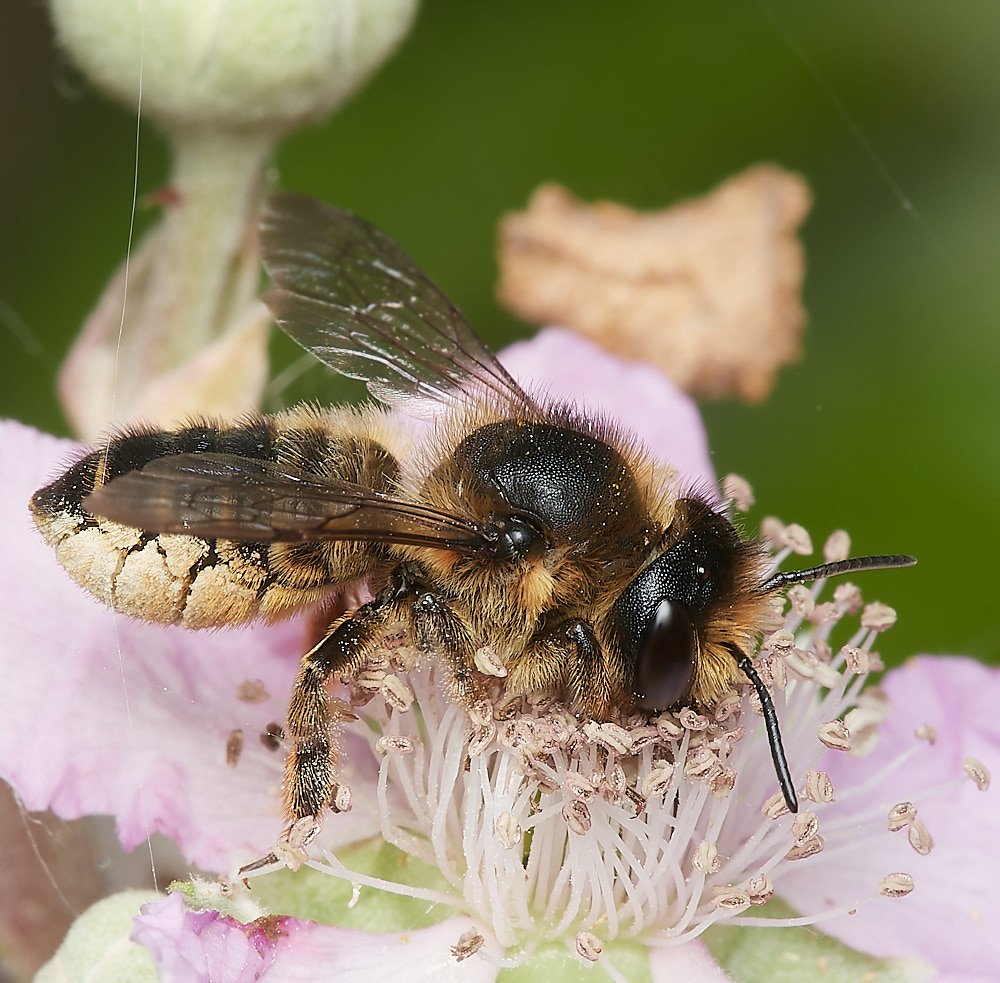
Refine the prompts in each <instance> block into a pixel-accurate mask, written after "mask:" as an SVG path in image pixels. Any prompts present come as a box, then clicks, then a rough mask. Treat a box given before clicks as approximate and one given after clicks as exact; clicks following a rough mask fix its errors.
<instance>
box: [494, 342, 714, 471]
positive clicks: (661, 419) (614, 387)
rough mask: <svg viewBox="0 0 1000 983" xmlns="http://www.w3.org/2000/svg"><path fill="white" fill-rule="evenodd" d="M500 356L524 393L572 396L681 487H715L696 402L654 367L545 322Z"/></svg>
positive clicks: (568, 398) (571, 400) (560, 397)
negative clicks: (635, 442) (673, 474)
mask: <svg viewBox="0 0 1000 983" xmlns="http://www.w3.org/2000/svg"><path fill="white" fill-rule="evenodd" d="M500 360H501V361H502V362H503V364H504V366H505V368H507V370H508V371H509V372H510V373H511V374H512V375H513V376H514V377H515V378H516V379H517V380H518V381H519V382H521V383H522V384H523V385H524V386H525V388H526V389H528V390H529V391H537V390H541V391H542V392H547V393H549V394H550V395H552V396H553V397H554V398H556V399H560V400H566V401H569V402H573V403H575V404H576V405H577V406H578V407H580V408H581V409H587V410H590V411H593V412H597V413H600V414H602V415H603V416H605V417H607V418H608V419H609V420H613V421H615V422H616V423H617V424H618V425H619V426H620V427H621V429H622V430H623V431H624V432H626V433H632V434H635V435H636V436H637V437H639V439H640V440H642V441H643V442H644V443H645V445H646V447H647V448H648V449H649V451H650V452H651V453H652V454H653V455H654V456H655V457H656V458H657V459H658V460H660V461H668V462H669V463H670V464H672V465H673V466H674V467H675V468H677V470H678V472H679V474H680V476H681V483H682V486H684V487H695V488H699V489H709V490H714V488H715V471H714V469H713V468H712V462H711V460H710V459H709V454H708V441H707V438H706V436H705V428H704V426H703V424H702V422H701V416H700V415H699V413H698V407H697V404H696V403H695V402H694V400H693V399H691V397H690V396H686V395H685V394H684V393H682V392H681V391H680V390H679V389H678V388H677V387H676V386H675V385H674V384H673V382H671V381H670V379H668V378H667V377H666V376H665V375H664V374H663V373H662V372H660V370H659V369H655V368H653V367H652V366H651V365H646V364H645V363H642V362H623V361H622V360H621V359H620V358H618V357H617V356H616V355H612V354H611V353H610V352H607V351H605V350H604V349H603V348H601V347H599V346H598V345H595V344H594V343H593V342H592V341H589V340H588V339H586V338H584V337H583V336H582V335H579V334H577V333H576V332H575V331H569V330H567V329H566V328H546V329H545V330H544V331H541V332H539V334H538V335H536V336H535V337H534V338H532V339H531V341H521V342H518V343H517V344H514V345H511V346H510V347H509V348H505V349H504V350H503V352H501V354H500Z"/></svg>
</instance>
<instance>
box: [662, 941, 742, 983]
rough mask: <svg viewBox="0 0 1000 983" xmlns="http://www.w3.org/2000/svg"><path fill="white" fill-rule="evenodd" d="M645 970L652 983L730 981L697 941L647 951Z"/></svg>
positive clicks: (705, 948) (713, 982)
mask: <svg viewBox="0 0 1000 983" xmlns="http://www.w3.org/2000/svg"><path fill="white" fill-rule="evenodd" d="M649 969H650V973H651V975H652V977H653V983H674V981H675V980H683V981H684V983H731V981H732V977H731V976H730V975H729V974H728V973H726V972H725V971H724V970H723V968H722V967H721V966H720V965H719V964H718V963H717V962H716V961H715V957H714V956H713V955H712V953H710V952H709V951H708V946H706V945H705V943H704V942H702V941H701V939H693V940H692V941H691V942H685V943H684V944H683V945H676V946H661V947H654V948H651V949H650V950H649Z"/></svg>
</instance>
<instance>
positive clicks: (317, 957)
mask: <svg viewBox="0 0 1000 983" xmlns="http://www.w3.org/2000/svg"><path fill="white" fill-rule="evenodd" d="M473 928H474V923H473V922H472V921H471V920H470V919H467V918H449V919H447V920H446V921H443V922H441V923H440V924H438V925H433V926H431V927H430V928H422V929H416V930H414V931H412V932H405V933H400V932H386V933H374V932H363V931H360V930H358V929H349V928H334V927H333V926H330V925H319V924H316V923H315V922H307V921H301V920H299V919H296V918H290V917H281V918H274V919H264V920H262V921H260V922H253V923H251V924H250V925H241V924H240V923H239V922H236V921H234V920H233V919H231V918H227V917H225V916H222V915H220V914H219V913H218V912H216V911H201V912H191V911H186V910H185V909H184V904H183V899H182V898H181V896H180V895H179V894H172V895H170V896H168V897H166V898H164V899H163V900H162V901H158V902H156V903H154V904H149V905H144V906H143V908H142V914H141V915H139V916H137V917H136V919H135V929H134V931H133V933H132V939H133V941H135V942H139V943H141V944H143V945H145V946H146V947H147V948H148V949H149V950H150V951H151V952H152V953H153V957H154V959H155V960H156V964H157V969H158V970H159V973H160V977H161V979H163V980H164V981H165V983H174V981H177V983H255V981H258V980H259V981H261V983H310V981H316V983H326V981H329V980H337V981H338V983H380V981H384V983H399V981H400V980H404V979H405V980H406V981H407V983H421V981H426V983H488V981H492V980H494V979H496V973H497V968H496V963H495V961H494V959H495V955H491V954H488V953H486V952H481V953H479V954H476V955H473V956H470V957H469V958H467V959H465V960H463V961H462V962H458V961H456V959H455V958H454V956H453V955H452V953H451V947H452V946H454V945H455V944H456V943H458V941H459V939H460V938H461V936H462V935H463V933H465V932H467V931H470V930H472V929H473Z"/></svg>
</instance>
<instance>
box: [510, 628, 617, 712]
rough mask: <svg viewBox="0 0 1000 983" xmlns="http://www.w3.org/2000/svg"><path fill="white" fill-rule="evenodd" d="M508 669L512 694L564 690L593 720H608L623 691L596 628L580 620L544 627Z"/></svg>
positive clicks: (574, 703)
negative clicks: (617, 697)
mask: <svg viewBox="0 0 1000 983" xmlns="http://www.w3.org/2000/svg"><path fill="white" fill-rule="evenodd" d="M507 670H508V689H510V690H512V691H513V692H518V693H530V692H535V691H538V690H549V689H560V688H564V689H566V690H567V691H568V695H569V698H570V701H571V702H572V703H573V705H574V706H576V707H578V708H579V709H580V710H582V711H583V712H584V713H586V714H587V715H588V716H590V717H591V718H593V719H594V720H607V719H608V717H609V715H610V713H611V708H612V706H613V705H614V704H615V698H616V696H617V695H618V693H619V691H620V690H621V689H622V687H621V685H620V684H619V683H617V682H616V680H615V676H614V673H613V671H612V666H611V665H610V664H609V661H608V659H607V657H606V655H605V652H604V651H603V650H602V648H601V643H600V642H599V641H598V640H597V636H596V635H595V633H594V629H593V626H592V625H591V624H590V623H589V622H588V621H583V620H582V619H580V618H570V619H567V620H566V621H562V622H559V623H558V624H555V625H549V626H547V627H545V628H543V629H542V630H541V631H539V632H538V634H537V635H535V637H534V638H533V639H532V640H531V642H530V643H529V644H528V646H527V648H526V649H525V651H524V653H523V654H522V655H521V656H520V657H519V658H518V659H517V661H516V662H514V663H513V664H511V665H509V666H508V667H507Z"/></svg>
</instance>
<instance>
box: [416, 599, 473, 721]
mask: <svg viewBox="0 0 1000 983" xmlns="http://www.w3.org/2000/svg"><path fill="white" fill-rule="evenodd" d="M413 628H414V633H415V636H416V640H417V643H418V645H419V646H420V648H421V649H422V650H423V651H425V652H427V653H428V654H431V655H434V656H435V657H436V658H437V659H439V660H440V661H441V662H442V664H443V665H444V666H445V668H446V669H447V671H448V674H449V677H450V680H449V681H450V683H451V689H452V695H453V697H454V698H455V699H456V700H457V702H458V703H459V705H460V706H462V707H464V708H465V709H466V710H467V711H472V710H476V709H477V708H481V707H483V706H484V704H485V703H486V700H487V696H486V690H485V688H484V687H483V684H482V683H481V682H480V680H479V676H478V675H477V674H476V666H475V645H474V644H473V641H472V637H471V636H470V635H469V632H468V630H467V629H466V627H465V624H464V623H463V621H462V619H461V618H460V617H459V616H458V615H456V614H455V612H454V611H453V610H452V609H451V605H450V604H449V602H448V599H447V598H446V597H444V596H443V595H442V594H437V593H434V592H431V591H424V592H421V593H419V594H417V597H416V600H415V601H414V602H413Z"/></svg>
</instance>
